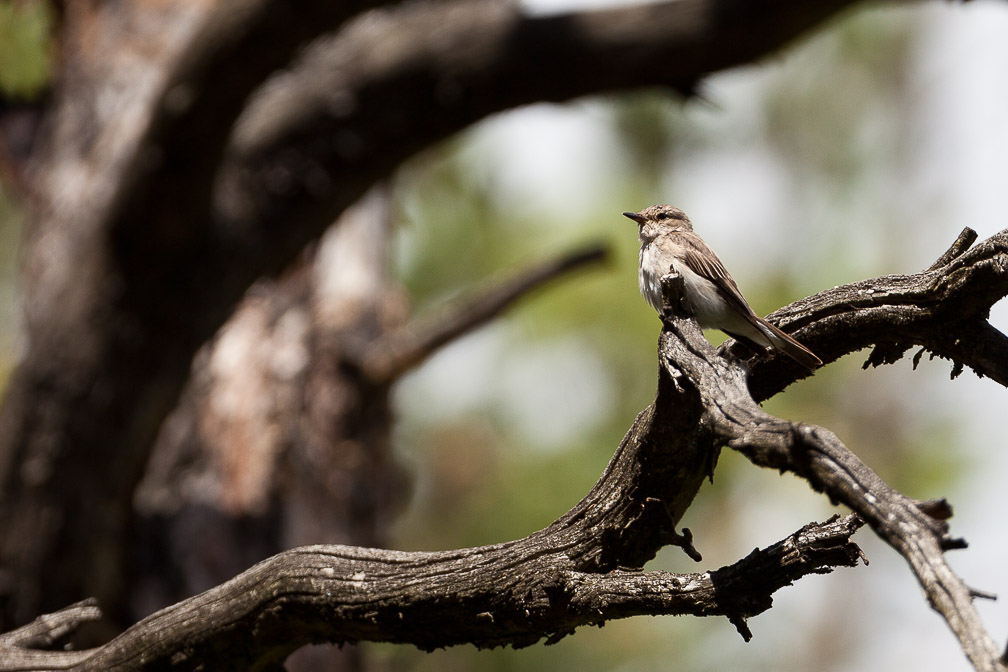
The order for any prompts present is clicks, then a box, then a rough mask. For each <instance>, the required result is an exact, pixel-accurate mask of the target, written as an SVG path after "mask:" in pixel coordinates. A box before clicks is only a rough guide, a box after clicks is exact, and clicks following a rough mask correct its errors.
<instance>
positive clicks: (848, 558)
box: [0, 515, 862, 670]
mask: <svg viewBox="0 0 1008 672" xmlns="http://www.w3.org/2000/svg"><path fill="white" fill-rule="evenodd" d="M860 526H861V522H860V521H859V520H858V518H857V517H856V516H853V515H848V516H847V517H845V518H840V517H838V516H834V517H833V518H832V519H830V520H829V521H826V522H825V523H814V524H810V525H806V526H805V527H803V528H802V529H801V530H798V531H797V532H795V533H794V534H792V535H790V536H789V537H787V538H786V539H783V540H782V541H779V542H777V543H776V544H773V545H772V546H770V547H768V548H766V549H762V550H759V549H757V550H755V551H753V552H752V553H751V554H750V555H748V556H747V557H745V558H744V559H742V560H740V561H738V562H736V563H734V564H732V565H729V566H727V567H722V568H721V569H718V570H716V571H714V572H705V573H702V574H676V573H672V572H632V571H625V570H614V571H611V572H608V573H599V572H597V571H586V570H585V569H578V567H584V564H583V563H578V562H576V561H575V560H574V559H573V558H570V557H569V556H568V555H567V553H566V550H567V549H566V548H565V544H564V535H563V532H562V529H561V528H554V529H552V532H551V533H549V534H545V533H537V534H535V535H532V536H531V537H528V538H526V539H523V540H520V541H516V542H511V543H508V544H500V545H496V546H486V547H480V548H471V549H464V550H459V551H445V552H437V553H425V552H410V553H406V552H400V551H385V550H377V549H364V548H353V547H347V546H311V547H305V548H299V549H294V550H291V551H286V552H284V553H281V554H279V555H276V556H273V557H272V558H269V559H268V560H265V561H263V562H262V563H260V564H258V565H256V566H255V567H253V568H251V569H250V570H248V571H247V572H244V573H242V574H241V575H239V576H237V577H235V578H234V579H233V580H231V581H229V582H227V583H225V584H223V585H221V586H218V587H217V588H214V589H212V590H210V591H207V592H206V593H202V594H200V595H197V596H195V597H193V598H191V599H189V600H186V601H184V602H181V603H179V604H177V605H175V606H173V607H169V608H168V609H164V610H162V611H160V612H158V613H156V614H154V615H152V616H151V617H149V618H147V619H145V620H143V621H141V622H140V623H138V624H137V625H135V626H134V627H132V628H130V629H129V630H127V631H126V632H124V633H123V634H122V635H121V636H120V637H118V638H116V639H115V640H113V641H112V642H110V643H108V644H107V645H105V646H103V647H100V648H98V649H94V650H91V651H85V652H72V653H66V654H61V653H54V652H29V651H24V652H19V653H18V657H19V662H18V665H19V667H17V668H14V667H10V666H8V665H7V663H6V662H5V661H6V658H5V659H4V662H0V670H11V669H19V670H32V669H42V668H43V667H48V668H49V669H51V668H53V667H60V668H61V669H88V670H98V669H101V670H147V669H161V668H162V667H164V666H166V665H167V664H168V661H171V665H172V669H175V670H188V669H210V668H216V667H218V666H223V667H226V668H227V669H246V668H248V669H252V668H256V667H261V666H262V665H264V664H265V663H266V662H268V661H273V662H280V661H282V660H283V658H284V657H285V656H286V655H287V654H289V653H290V652H291V651H293V650H294V649H296V648H298V647H300V646H303V645H305V644H308V643H311V642H319V641H328V642H336V643H346V642H355V641H361V640H368V641H385V642H396V643H407V644H414V645H416V646H418V647H420V648H423V649H434V648H438V647H443V646H447V645H450V644H460V643H473V644H475V645H477V646H480V647H491V646H497V645H501V644H511V645H514V646H526V645H529V644H533V643H535V642H537V641H539V640H540V639H542V638H544V637H545V638H547V639H549V640H551V641H556V640H558V639H560V638H562V637H563V636H564V635H566V634H569V633H571V632H573V631H574V629H575V628H577V627H579V626H582V625H599V624H602V623H604V622H605V621H607V620H611V619H614V618H625V617H628V616H633V615H639V614H654V615H657V614H693V615H698V616H709V615H725V616H728V617H729V618H731V619H732V620H733V622H736V623H744V619H745V618H746V617H749V616H754V615H756V614H759V613H761V612H763V611H765V610H766V609H768V608H770V606H771V605H772V597H771V596H772V594H773V593H774V592H776V591H777V590H779V589H780V588H782V587H784V586H788V585H790V584H791V583H792V582H793V581H795V580H797V579H800V578H802V577H804V576H807V575H809V574H816V573H826V572H830V571H832V569H833V568H834V567H839V566H848V567H851V566H854V565H856V564H857V562H858V560H859V559H860V558H861V557H862V555H861V551H860V549H859V548H858V547H857V545H855V544H854V543H852V542H851V541H850V537H851V535H853V534H854V532H855V531H856V530H857V529H858V528H859V527H860ZM141 652H142V653H141ZM33 656H35V658H34V659H33V658H32V657H33ZM60 656H62V660H61V659H60V658H59V657H60Z"/></svg>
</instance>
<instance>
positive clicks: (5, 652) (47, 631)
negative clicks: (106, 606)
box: [0, 600, 102, 670]
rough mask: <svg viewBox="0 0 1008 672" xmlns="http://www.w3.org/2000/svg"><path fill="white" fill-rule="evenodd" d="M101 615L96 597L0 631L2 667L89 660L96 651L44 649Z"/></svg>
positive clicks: (62, 665)
mask: <svg viewBox="0 0 1008 672" xmlns="http://www.w3.org/2000/svg"><path fill="white" fill-rule="evenodd" d="M101 615H102V614H101V609H99V608H98V606H97V604H96V603H95V601H94V600H84V601H83V602H78V603H77V604H72V605H70V606H69V607H66V608H65V609H60V610H59V611H57V612H56V613H54V614H45V615H43V616H39V617H38V618H36V619H35V620H34V621H32V622H31V623H28V624H26V625H23V626H21V627H20V628H18V629H16V630H12V631H10V632H7V633H3V634H0V654H2V656H0V670H63V669H70V668H72V667H74V666H76V665H79V664H81V663H83V662H85V661H86V660H87V659H88V658H90V657H91V654H92V652H90V651H45V650H40V649H49V648H52V647H53V646H54V645H55V644H56V643H57V642H58V641H59V640H61V639H63V638H64V637H66V636H67V635H69V634H70V633H71V632H73V631H74V630H76V629H77V628H78V627H79V626H81V625H82V624H84V623H88V622H91V621H96V620H98V619H99V618H101Z"/></svg>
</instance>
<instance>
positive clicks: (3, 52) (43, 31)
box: [0, 0, 52, 99]
mask: <svg viewBox="0 0 1008 672" xmlns="http://www.w3.org/2000/svg"><path fill="white" fill-rule="evenodd" d="M51 23H52V17H51V10H50V8H49V5H48V3H46V2H43V1H41V0H0V97H10V98H21V99H31V98H34V97H35V96H37V95H38V94H39V93H40V92H41V91H42V90H43V89H45V87H46V86H47V85H48V84H49V77H50V73H51V67H52V64H51V54H50V45H49V32H50V28H51Z"/></svg>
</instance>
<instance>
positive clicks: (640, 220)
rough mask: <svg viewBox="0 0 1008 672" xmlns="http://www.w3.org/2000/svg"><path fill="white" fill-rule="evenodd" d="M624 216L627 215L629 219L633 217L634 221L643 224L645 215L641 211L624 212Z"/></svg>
mask: <svg viewBox="0 0 1008 672" xmlns="http://www.w3.org/2000/svg"><path fill="white" fill-rule="evenodd" d="M623 216H624V217H626V218H628V219H632V220H633V221H635V222H637V223H638V224H643V223H644V216H643V215H641V214H640V213H639V212H624V213H623Z"/></svg>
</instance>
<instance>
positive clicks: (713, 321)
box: [638, 245, 773, 347]
mask: <svg viewBox="0 0 1008 672" xmlns="http://www.w3.org/2000/svg"><path fill="white" fill-rule="evenodd" d="M655 255H656V250H655V246H653V245H646V246H644V247H643V248H641V251H640V268H641V271H640V275H639V278H638V283H639V286H640V291H641V294H642V295H643V296H644V298H645V300H647V302H648V303H650V304H651V306H652V307H654V309H655V310H657V311H658V312H659V313H661V310H662V290H661V276H662V275H665V274H666V273H667V269H668V267H669V265H670V264H669V261H666V260H661V259H656V258H655ZM671 267H672V268H673V269H674V270H675V271H676V273H678V274H679V275H680V276H682V279H683V284H684V286H685V287H684V289H685V294H686V303H687V304H688V305H689V308H690V310H692V312H693V315H694V317H695V318H696V321H697V324H699V325H700V326H701V327H702V328H704V329H720V330H722V331H725V332H731V333H733V334H740V335H742V336H745V337H746V338H748V339H750V340H751V341H753V342H755V343H758V344H760V345H762V346H764V347H770V338H771V337H772V336H773V334H772V333H771V334H767V333H765V332H764V331H762V330H760V329H757V328H756V327H755V326H753V324H752V323H751V322H750V321H749V320H747V319H746V318H745V317H744V316H742V315H740V314H739V313H738V311H736V310H735V309H734V308H732V307H731V305H730V304H729V303H728V302H727V301H725V300H724V299H723V298H721V294H720V293H719V292H718V289H717V286H716V285H715V284H714V283H713V282H711V281H710V280H707V279H706V278H703V277H701V276H699V275H697V274H696V273H694V272H693V271H692V270H691V269H690V268H689V267H688V266H686V265H685V264H683V263H679V262H678V261H677V260H676V259H675V258H673V259H671ZM652 269H662V271H661V273H660V274H659V273H656V272H653V270H652Z"/></svg>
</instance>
